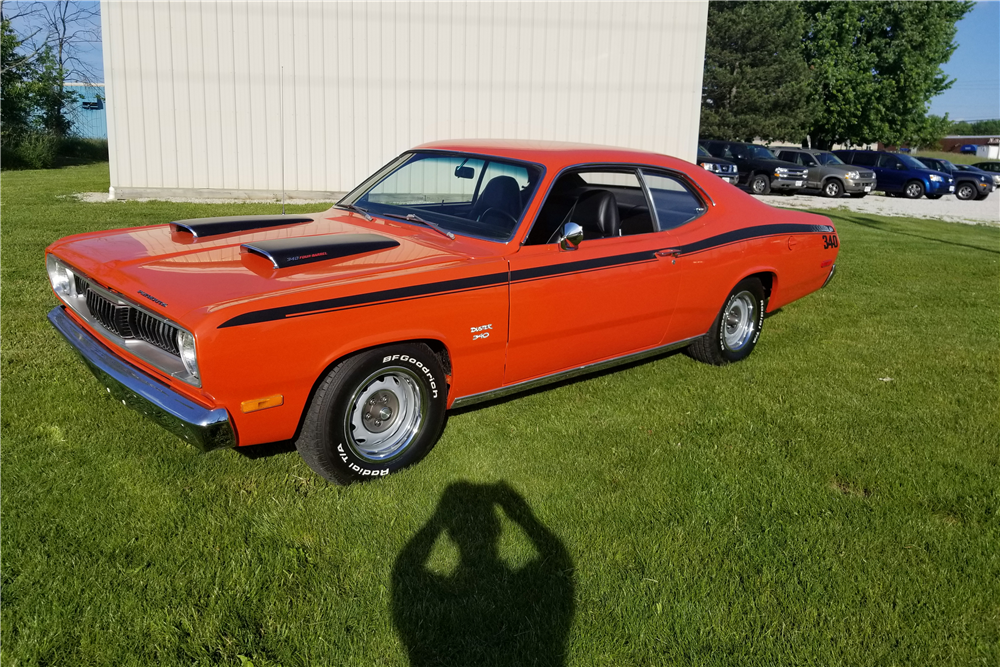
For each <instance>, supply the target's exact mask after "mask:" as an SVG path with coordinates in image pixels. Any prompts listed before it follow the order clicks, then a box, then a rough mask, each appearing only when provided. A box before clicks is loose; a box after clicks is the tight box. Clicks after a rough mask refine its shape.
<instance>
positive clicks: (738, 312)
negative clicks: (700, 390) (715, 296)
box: [687, 278, 767, 366]
mask: <svg viewBox="0 0 1000 667" xmlns="http://www.w3.org/2000/svg"><path fill="white" fill-rule="evenodd" d="M766 307H767V303H766V301H765V298H764V286H763V285H761V283H760V281H759V280H758V279H756V278H747V279H746V280H741V281H740V282H739V284H737V285H736V287H734V288H733V291H732V292H730V293H729V296H727V297H726V301H725V303H724V304H723V306H722V310H720V311H719V314H718V315H717V316H716V318H715V322H713V323H712V328H711V329H709V331H708V333H707V334H705V335H704V336H702V337H701V338H699V339H697V340H696V341H695V342H693V343H692V344H691V345H689V346H688V348H687V352H688V354H689V355H691V356H692V357H694V358H695V359H697V360H698V361H702V362H705V363H706V364H712V365H714V366H722V365H724V364H729V363H732V362H734V361H739V360H740V359H745V358H746V357H748V356H750V353H751V352H753V349H754V347H756V346H757V339H758V338H760V330H761V327H762V326H763V324H764V310H765V308H766Z"/></svg>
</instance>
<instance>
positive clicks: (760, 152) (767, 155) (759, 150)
mask: <svg viewBox="0 0 1000 667" xmlns="http://www.w3.org/2000/svg"><path fill="white" fill-rule="evenodd" d="M750 155H751V156H752V157H755V158H759V159H761V160H777V159H778V158H776V157H774V153H772V152H771V151H769V150H767V149H766V148H764V147H763V146H753V145H751V146H750Z"/></svg>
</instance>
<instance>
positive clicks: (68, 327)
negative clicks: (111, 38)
mask: <svg viewBox="0 0 1000 667" xmlns="http://www.w3.org/2000/svg"><path fill="white" fill-rule="evenodd" d="M48 318H49V322H51V323H52V326H53V327H55V328H56V331H58V332H59V333H61V334H62V335H63V337H64V338H65V339H66V341H67V342H68V343H69V344H70V345H71V346H72V347H73V349H74V350H75V351H76V352H77V353H78V354H79V355H80V356H81V357H82V358H83V361H84V363H86V364H87V367H88V368H90V371H91V372H92V373H93V374H94V375H95V376H96V377H97V379H98V381H99V382H101V384H103V385H104V386H105V387H106V388H107V390H108V393H109V394H111V396H112V397H114V398H115V399H116V400H119V401H121V402H122V404H123V405H125V406H126V407H129V408H132V409H133V410H135V411H136V412H141V413H142V414H144V415H146V416H147V417H149V418H150V419H152V420H153V421H155V422H156V423H157V424H159V425H160V426H162V427H163V428H165V429H166V430H168V431H170V432H171V433H173V434H174V435H176V436H179V437H180V438H182V439H183V440H185V441H186V442H187V443H188V444H191V445H194V446H195V447H197V448H198V449H200V450H202V451H205V452H207V451H209V450H212V449H220V448H224V447H235V446H236V431H235V430H234V429H233V426H232V424H231V423H230V421H229V413H228V412H226V409H225V408H216V409H214V410H209V409H208V408H205V407H202V406H201V405H198V404H197V403H195V402H194V401H192V400H191V399H189V398H187V397H185V396H183V395H182V394H179V393H178V392H176V391H174V390H173V389H171V388H170V387H169V386H167V385H166V384H164V383H162V382H160V381H159V380H157V379H156V378H154V377H153V376H151V375H149V374H148V373H146V372H144V371H142V370H139V369H138V368H136V367H135V366H132V365H131V364H129V363H127V362H126V361H124V360H123V359H120V358H118V357H117V356H115V355H114V354H112V353H111V352H110V351H109V350H108V349H107V348H106V347H105V346H104V345H103V344H101V342H100V341H99V340H98V339H97V338H95V337H94V336H93V335H92V334H90V333H89V332H88V331H86V330H85V329H84V328H83V327H81V326H80V325H79V324H77V323H76V322H74V321H73V320H72V319H71V318H70V316H69V315H67V314H66V310H65V306H56V307H55V308H53V309H52V310H51V311H49V315H48Z"/></svg>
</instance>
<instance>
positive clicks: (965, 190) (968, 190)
mask: <svg viewBox="0 0 1000 667" xmlns="http://www.w3.org/2000/svg"><path fill="white" fill-rule="evenodd" d="M958 196H959V197H961V198H962V199H972V197H973V192H972V187H971V186H969V185H963V186H961V187H959V188H958Z"/></svg>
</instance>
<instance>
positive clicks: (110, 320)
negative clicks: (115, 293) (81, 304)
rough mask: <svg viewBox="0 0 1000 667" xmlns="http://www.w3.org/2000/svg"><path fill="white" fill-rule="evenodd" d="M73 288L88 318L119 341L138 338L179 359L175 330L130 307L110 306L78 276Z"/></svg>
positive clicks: (110, 304)
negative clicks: (80, 299) (88, 312)
mask: <svg viewBox="0 0 1000 667" xmlns="http://www.w3.org/2000/svg"><path fill="white" fill-rule="evenodd" d="M81 283H82V284H81ZM81 287H83V289H82V290H81V289H80V288H81ZM76 288H77V293H78V294H80V293H82V294H84V295H85V297H86V302H87V309H88V310H89V311H90V315H91V317H93V318H94V319H95V320H97V321H98V322H99V323H100V324H101V326H103V327H104V328H105V329H107V330H108V331H110V332H111V333H113V334H115V335H116V336H118V337H119V338H125V339H136V338H138V339H139V340H144V341H146V342H147V343H149V344H151V345H155V346H156V347H158V348H160V349H161V350H166V351H167V352H169V353H170V354H174V355H177V356H180V350H179V349H178V348H177V331H178V330H177V327H175V326H173V325H171V324H168V323H166V322H164V321H163V320H161V319H159V318H158V317H153V316H152V315H150V314H149V313H147V312H145V311H143V310H140V309H138V308H135V307H133V306H130V305H127V304H125V305H122V304H117V303H113V302H112V301H110V300H109V299H107V298H106V297H105V296H104V295H102V294H99V293H98V292H96V291H95V290H93V289H92V288H91V286H90V283H88V282H87V281H86V280H85V279H82V278H80V277H79V276H77V277H76Z"/></svg>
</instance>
